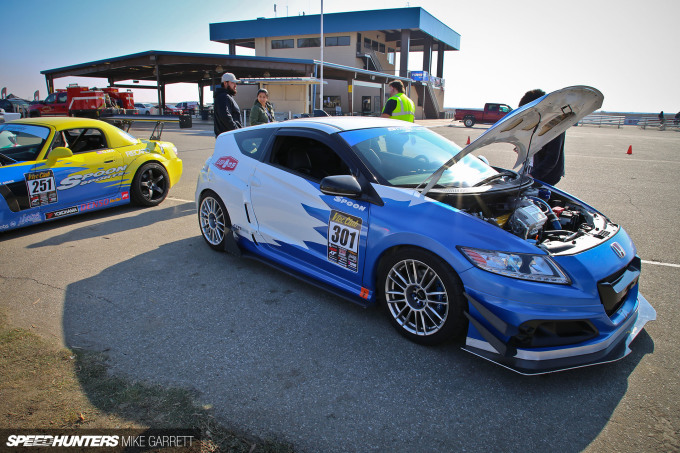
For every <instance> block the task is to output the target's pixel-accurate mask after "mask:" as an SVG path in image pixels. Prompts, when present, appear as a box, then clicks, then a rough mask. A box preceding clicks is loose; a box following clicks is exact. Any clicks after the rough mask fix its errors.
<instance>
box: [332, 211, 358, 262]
mask: <svg viewBox="0 0 680 453" xmlns="http://www.w3.org/2000/svg"><path fill="white" fill-rule="evenodd" d="M360 234H361V218H359V217H355V216H353V215H350V214H346V213H344V212H340V211H335V210H332V211H331V216H330V219H329V221H328V261H330V262H331V263H335V264H337V265H338V266H341V267H344V268H345V269H349V270H351V271H352V272H358V266H359V235H360Z"/></svg>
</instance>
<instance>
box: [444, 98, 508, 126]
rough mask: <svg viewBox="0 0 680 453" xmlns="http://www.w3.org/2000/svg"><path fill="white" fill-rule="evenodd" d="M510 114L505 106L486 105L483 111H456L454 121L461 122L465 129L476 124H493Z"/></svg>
mask: <svg viewBox="0 0 680 453" xmlns="http://www.w3.org/2000/svg"><path fill="white" fill-rule="evenodd" d="M510 112H512V107H510V106H509V105H507V104H494V103H486V104H485V105H484V109H483V110H482V109H456V113H455V116H454V120H456V121H462V122H463V124H464V125H465V127H472V126H474V125H475V124H477V123H480V124H493V123H495V122H496V121H498V120H500V119H501V118H503V117H504V116H505V115H507V114H508V113H510Z"/></svg>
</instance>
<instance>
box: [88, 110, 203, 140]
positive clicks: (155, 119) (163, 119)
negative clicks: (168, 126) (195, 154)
mask: <svg viewBox="0 0 680 453" xmlns="http://www.w3.org/2000/svg"><path fill="white" fill-rule="evenodd" d="M100 119H101V120H102V121H106V122H108V123H111V124H113V125H114V126H117V127H119V128H121V129H123V130H124V131H125V132H128V131H129V130H130V126H132V123H135V122H137V123H155V126H154V128H153V131H152V132H151V137H149V140H160V139H161V134H162V133H163V126H164V125H165V123H179V127H180V128H181V129H184V128H189V127H191V116H189V115H180V116H168V115H111V116H101V117H100Z"/></svg>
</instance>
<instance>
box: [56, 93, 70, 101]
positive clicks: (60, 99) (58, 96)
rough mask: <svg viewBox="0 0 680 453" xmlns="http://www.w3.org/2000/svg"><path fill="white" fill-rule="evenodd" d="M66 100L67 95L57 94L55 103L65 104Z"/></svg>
mask: <svg viewBox="0 0 680 453" xmlns="http://www.w3.org/2000/svg"><path fill="white" fill-rule="evenodd" d="M67 99H68V94H67V93H59V94H58V95H57V102H58V103H62V102H66V100H67Z"/></svg>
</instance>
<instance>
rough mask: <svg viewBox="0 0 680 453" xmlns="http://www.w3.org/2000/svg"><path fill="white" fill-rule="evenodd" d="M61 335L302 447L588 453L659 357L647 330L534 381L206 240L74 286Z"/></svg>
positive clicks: (119, 369)
mask: <svg viewBox="0 0 680 453" xmlns="http://www.w3.org/2000/svg"><path fill="white" fill-rule="evenodd" d="M178 208H179V209H182V210H185V211H188V207H186V206H184V205H182V206H180V207H178ZM168 209H171V208H168ZM168 215H170V213H168ZM173 215H174V214H173ZM147 220H148V219H145V221H144V222H146V221H147ZM141 223H142V222H141V220H140V224H141ZM56 240H57V241H62V242H63V241H67V240H70V239H69V237H62V238H57V239H56ZM63 327H64V334H65V341H66V344H67V345H68V346H69V347H78V348H85V349H88V350H95V351H106V352H107V354H108V355H109V362H110V367H111V372H112V373H114V374H116V375H120V376H125V377H128V378H130V379H134V380H142V381H148V382H155V383H161V384H167V385H172V386H179V387H185V388H189V389H192V390H196V391H197V392H198V394H199V395H200V400H201V401H200V403H201V404H210V405H212V407H213V408H214V414H215V416H216V417H217V419H218V420H219V421H220V422H221V423H223V424H224V425H225V426H227V427H230V428H235V429H239V430H243V431H245V432H249V433H251V434H253V435H256V436H262V437H276V438H279V439H282V440H286V441H289V442H291V443H293V444H294V445H295V446H296V448H298V449H299V450H300V451H327V452H331V451H461V450H466V451H488V450H489V447H490V446H494V447H495V449H496V450H503V451H560V452H577V451H581V450H583V449H584V448H585V447H587V446H588V445H589V444H590V443H591V442H592V441H593V439H595V438H596V437H597V436H598V434H599V433H600V431H601V430H602V429H603V427H604V426H605V424H606V423H607V422H608V420H609V419H610V417H611V415H612V413H613V411H614V409H615V408H616V407H617V405H618V404H619V402H620V400H621V398H622V397H623V396H624V395H625V393H626V391H627V389H628V377H629V375H630V373H632V371H633V370H634V369H635V367H636V366H637V365H638V363H639V361H640V360H641V358H642V357H644V355H645V354H648V353H651V352H653V350H654V344H653V341H652V339H651V338H650V337H649V336H648V335H647V334H646V333H644V332H643V333H642V334H640V335H639V337H638V339H637V340H636V341H635V342H634V343H633V345H632V346H633V353H632V354H631V355H629V356H628V357H626V358H625V359H624V360H622V361H620V362H617V363H614V364H608V365H602V366H597V367H591V368H584V369H579V370H572V371H567V372H563V373H558V374H552V375H546V376H537V377H523V376H520V375H516V374H514V373H512V372H510V371H507V370H505V369H503V368H500V367H498V366H496V365H493V364H490V363H488V362H485V361H484V360H481V359H479V358H477V357H475V356H472V355H470V354H468V353H466V352H464V351H462V350H460V349H459V348H458V346H457V345H447V346H441V347H436V348H427V347H423V346H418V345H415V344H413V343H411V342H409V341H407V340H405V339H404V338H402V337H401V336H400V335H398V334H397V332H396V331H394V329H393V328H392V327H391V326H390V325H389V323H388V322H387V320H386V319H384V317H383V314H382V313H381V311H380V310H379V309H363V308H361V307H359V306H356V305H353V304H351V303H348V302H346V301H344V300H342V299H340V298H339V297H336V296H333V295H330V294H327V293H323V292H319V291H318V290H316V289H315V288H312V287H310V286H308V285H305V284H303V283H301V282H298V281H297V280H294V279H292V278H291V277H288V276H287V275H284V274H283V273H281V272H278V271H276V270H273V269H271V268H269V267H267V266H265V265H263V264H261V263H258V262H254V261H249V260H244V259H239V258H235V257H232V256H229V255H226V254H220V253H216V252H213V251H212V250H210V249H209V248H208V247H207V246H206V244H205V243H204V241H203V239H202V238H201V237H200V236H197V237H192V238H188V239H184V240H181V241H177V242H173V243H169V244H166V245H163V246H161V247H159V248H157V249H156V250H153V251H151V252H148V253H144V254H141V255H138V256H135V257H134V258H131V259H129V260H127V261H124V262H122V263H119V264H116V265H114V266H111V267H109V268H108V269H106V270H104V271H103V272H101V273H100V274H98V275H96V276H94V277H91V278H87V279H84V280H81V281H79V282H77V283H73V284H71V285H69V286H68V288H67V290H66V294H65V301H64V317H63Z"/></svg>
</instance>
